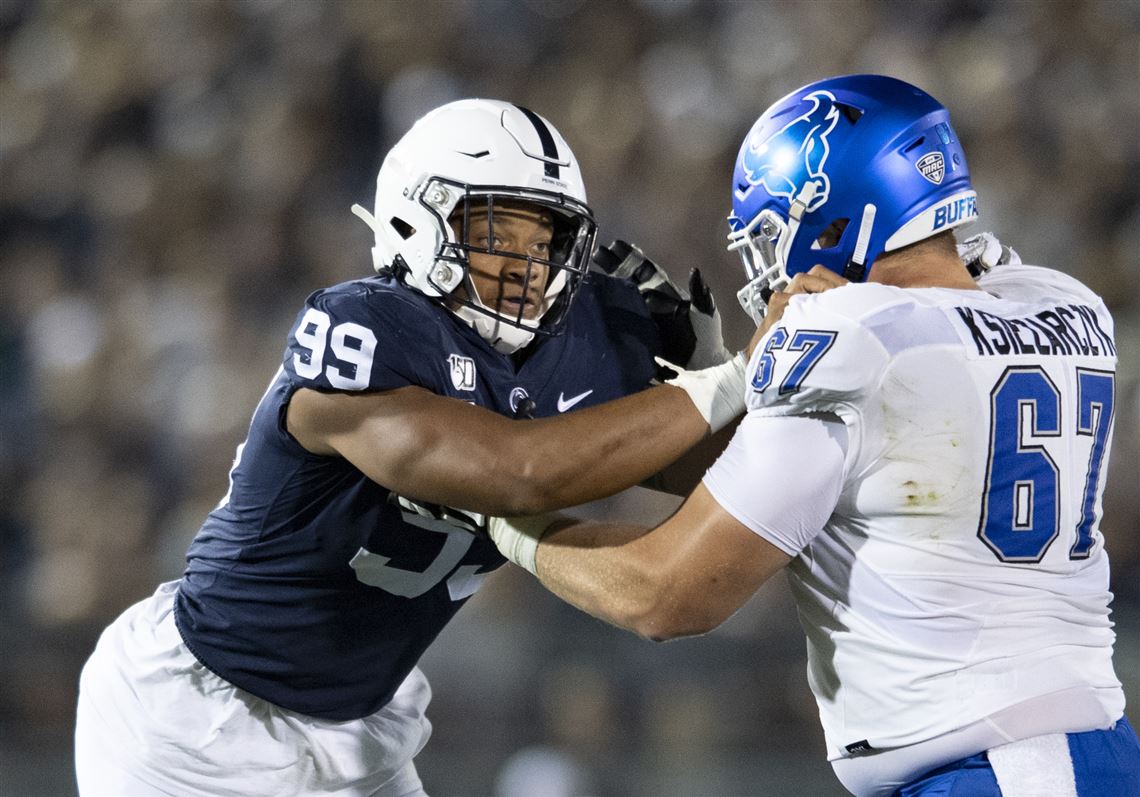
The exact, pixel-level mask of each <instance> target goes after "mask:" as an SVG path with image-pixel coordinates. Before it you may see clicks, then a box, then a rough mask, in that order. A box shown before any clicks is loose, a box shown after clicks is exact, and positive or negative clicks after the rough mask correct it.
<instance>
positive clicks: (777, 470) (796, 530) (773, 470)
mask: <svg viewBox="0 0 1140 797" xmlns="http://www.w3.org/2000/svg"><path fill="white" fill-rule="evenodd" d="M848 449H849V445H848V435H847V427H846V426H845V425H844V423H843V422H842V421H841V420H839V419H838V418H837V417H835V416H833V415H827V414H812V415H804V416H796V415H790V416H775V417H771V416H764V415H760V414H757V413H750V414H749V415H747V416H746V417H745V419H744V420H743V421H742V422H741V424H740V426H739V427H738V429H737V431H736V435H735V436H734V437H733V439H732V442H730V443H729V446H728V448H727V449H725V451H724V453H723V454H722V455H721V457H720V459H718V460H717V461H716V463H715V464H714V465H713V467H711V468H710V469H709V471H708V473H707V474H705V478H704V482H703V483H704V485H705V487H706V489H707V490H708V491H709V492H710V494H711V495H712V496H714V497H715V499H716V500H717V501H718V504H719V505H720V506H721V507H722V508H723V510H724V511H726V512H728V513H730V514H731V515H732V516H733V517H735V518H736V519H737V520H738V521H739V522H740V523H741V524H742V525H743V526H744V527H746V528H748V529H750V530H751V531H752V532H753V533H754V534H755V535H757V536H760V537H763V538H764V539H766V540H767V541H768V542H770V543H771V544H773V545H775V546H777V547H778V548H780V549H781V550H782V551H784V552H785V553H787V554H788V555H790V556H795V555H796V554H798V553H799V552H800V551H801V550H802V549H803V548H804V547H805V546H806V545H807V544H808V543H809V542H811V540H812V538H813V537H814V536H815V535H816V534H818V533H819V531H820V530H821V529H822V528H823V526H824V524H826V523H827V520H828V518H829V517H830V516H831V513H832V512H833V511H834V509H835V506H836V504H837V503H838V501H839V496H840V493H841V492H842V489H843V481H844V474H845V470H846V460H847V455H848Z"/></svg>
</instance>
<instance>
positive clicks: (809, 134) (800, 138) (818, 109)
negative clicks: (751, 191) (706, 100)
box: [743, 91, 839, 213]
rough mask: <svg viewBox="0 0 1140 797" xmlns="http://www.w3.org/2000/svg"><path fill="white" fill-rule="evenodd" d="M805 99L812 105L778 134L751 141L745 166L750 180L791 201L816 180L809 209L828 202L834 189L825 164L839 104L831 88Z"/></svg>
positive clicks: (809, 95) (814, 93)
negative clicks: (829, 138)
mask: <svg viewBox="0 0 1140 797" xmlns="http://www.w3.org/2000/svg"><path fill="white" fill-rule="evenodd" d="M804 101H805V102H809V103H811V107H810V108H809V109H808V110H807V111H805V112H804V113H803V114H801V115H800V116H797V117H796V118H795V119H793V120H792V121H790V122H788V124H786V125H784V127H783V128H781V129H780V131H779V132H777V133H776V134H775V135H773V136H771V137H769V138H768V139H766V140H764V141H760V140H758V139H754V140H753V141H751V142H749V145H748V149H747V151H746V152H745V153H744V159H743V166H744V173H745V177H746V179H747V180H748V182H749V184H751V185H762V186H764V189H765V190H766V191H767V192H768V193H769V194H771V195H772V196H774V197H783V198H785V199H787V200H788V201H789V202H792V201H795V199H796V198H797V197H798V196H799V195H800V192H801V191H803V189H804V186H806V185H807V184H809V183H812V182H814V183H815V184H816V185H815V194H814V195H813V196H812V198H811V200H810V201H809V202H808V203H807V206H806V208H805V211H806V212H809V213H810V212H811V211H813V210H816V209H818V208H819V207H821V206H822V205H823V204H824V203H825V202H827V197H828V194H829V193H830V192H831V181H830V180H828V177H827V175H826V174H825V173H824V171H823V167H824V165H825V164H826V163H827V156H828V153H829V152H830V145H829V144H828V142H827V137H828V135H830V134H831V131H832V130H834V129H835V125H836V124H837V123H838V122H839V108H838V107H837V106H836V104H835V95H833V94H832V93H831V92H829V91H813V92H812V93H811V94H808V95H807V96H806V97H804Z"/></svg>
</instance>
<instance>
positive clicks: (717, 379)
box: [657, 354, 747, 434]
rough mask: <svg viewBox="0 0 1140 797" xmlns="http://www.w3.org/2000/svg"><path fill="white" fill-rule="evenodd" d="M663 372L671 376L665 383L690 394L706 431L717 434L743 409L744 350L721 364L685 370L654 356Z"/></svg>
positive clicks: (745, 361) (745, 362) (745, 363)
mask: <svg viewBox="0 0 1140 797" xmlns="http://www.w3.org/2000/svg"><path fill="white" fill-rule="evenodd" d="M657 364H658V365H660V366H661V367H662V368H663V369H664V371H665V372H666V373H668V372H672V374H673V375H672V376H671V377H669V378H667V379H666V380H665V383H666V384H669V385H672V386H673V387H679V388H681V389H682V390H684V391H685V392H686V393H688V394H689V399H690V400H691V401H692V402H693V406H695V407H696V408H697V411H698V412H700V414H701V416H702V417H703V418H704V419H705V423H707V424H708V425H709V433H710V434H716V433H717V432H719V431H720V430H721V429H723V428H724V427H725V426H727V425H728V424H730V423H732V421H733V420H735V419H736V418H737V417H739V416H740V415H742V414H743V413H744V409H745V407H744V386H745V378H744V369H745V365H747V359H746V358H745V357H744V355H743V354H740V355H733V356H732V357H730V358H729V359H728V361H727V362H723V363H721V364H720V365H714V366H710V367H709V368H702V369H700V370H697V371H687V370H685V369H684V368H682V367H681V366H679V365H675V364H674V363H671V362H668V361H666V360H663V359H661V358H660V357H658V358H657Z"/></svg>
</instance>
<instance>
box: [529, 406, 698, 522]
mask: <svg viewBox="0 0 1140 797" xmlns="http://www.w3.org/2000/svg"><path fill="white" fill-rule="evenodd" d="M527 426H530V427H532V428H529V429H527V430H526V431H527V434H526V436H525V437H524V438H521V439H519V440H517V441H516V443H517V449H518V452H519V455H520V458H521V461H522V462H523V463H524V468H523V469H524V471H525V474H524V475H523V477H522V479H521V482H522V484H523V485H524V487H525V489H524V490H523V491H522V492H521V493H520V495H519V500H520V504H519V505H518V506H516V507H514V508H513V509H514V511H515V513H517V514H532V513H536V512H547V511H551V510H554V509H560V508H563V507H567V506H575V505H577V504H583V503H586V502H588V501H594V500H597V499H599V498H604V497H606V496H609V495H613V494H614V493H617V492H620V491H621V490H624V489H627V488H629V487H632V486H634V485H636V484H640V483H641V482H643V481H645V480H646V479H648V478H649V477H650V476H652V475H653V474H655V473H657V472H659V471H660V470H662V469H663V468H664V467H666V466H667V465H669V464H670V463H672V462H674V461H676V460H677V459H678V458H679V457H681V456H682V455H683V454H684V453H685V452H687V451H688V450H689V449H691V448H692V447H693V446H694V445H696V444H697V443H699V442H701V441H702V440H704V439H706V438H707V437H708V432H709V428H708V424H707V423H706V421H705V419H704V418H703V417H702V416H701V414H700V413H699V412H698V411H697V410H696V408H695V407H694V406H693V403H692V401H691V400H690V399H689V397H688V396H687V395H686V394H685V392H684V391H682V390H680V389H678V388H674V387H670V386H662V387H656V388H650V389H649V390H646V391H643V392H641V393H636V394H634V395H632V396H627V397H625V398H623V399H620V400H618V401H615V402H610V403H607V404H603V405H600V406H597V407H591V408H589V409H586V410H582V411H581V412H576V413H569V414H566V415H562V416H559V417H557V418H547V419H542V420H538V421H530V422H527Z"/></svg>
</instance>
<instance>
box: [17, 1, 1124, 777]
mask: <svg viewBox="0 0 1140 797" xmlns="http://www.w3.org/2000/svg"><path fill="white" fill-rule="evenodd" d="M855 71H871V72H884V73H888V74H892V75H895V76H898V77H901V78H904V79H906V80H909V81H911V82H914V83H917V84H919V85H921V86H923V87H924V88H926V89H927V90H929V91H930V92H931V93H932V94H934V95H935V96H936V97H938V98H939V99H940V100H942V101H943V102H944V103H945V104H946V105H948V106H949V107H950V108H951V110H952V115H953V120H954V122H955V125H956V128H957V130H958V132H959V134H960V136H961V138H962V139H963V142H964V145H965V148H966V152H967V155H968V157H969V160H970V165H971V169H972V172H973V174H974V177H975V182H976V187H977V189H978V192H979V195H980V204H981V210H982V219H983V222H982V224H981V225H980V227H978V229H990V230H993V231H995V232H996V233H997V234H998V235H999V236H1000V237H1001V238H1002V239H1003V240H1005V241H1006V242H1008V243H1011V244H1012V245H1013V246H1014V247H1015V248H1017V249H1018V250H1019V252H1020V253H1021V255H1022V256H1023V258H1024V259H1025V261H1026V262H1031V263H1040V264H1044V265H1050V266H1053V267H1055V268H1059V269H1061V270H1064V271H1067V272H1068V273H1070V274H1073V275H1075V276H1077V277H1079V278H1081V279H1082V280H1084V281H1085V282H1086V283H1087V284H1089V285H1090V286H1091V287H1092V288H1094V289H1095V290H1096V291H1098V292H1099V293H1101V294H1102V295H1103V296H1104V297H1105V300H1106V301H1107V303H1108V305H1109V307H1110V309H1111V310H1112V311H1113V313H1114V314H1115V317H1116V323H1117V337H1118V344H1119V348H1120V351H1121V363H1120V379H1119V383H1118V391H1119V392H1118V395H1117V420H1116V438H1115V448H1114V450H1113V454H1112V463H1111V474H1110V481H1109V485H1108V489H1107V497H1106V500H1105V504H1106V517H1105V519H1104V523H1103V530H1104V533H1105V536H1106V538H1107V544H1108V547H1109V551H1110V554H1111V556H1112V558H1113V565H1114V581H1113V588H1114V591H1115V592H1116V596H1117V598H1116V604H1115V612H1116V614H1115V618H1116V621H1117V630H1118V632H1119V634H1120V636H1119V641H1118V642H1119V647H1118V652H1117V657H1116V663H1117V667H1118V671H1119V674H1120V676H1121V678H1122V680H1124V681H1125V682H1126V685H1127V688H1128V690H1129V705H1130V706H1131V708H1130V713H1131V715H1132V719H1133V721H1134V722H1135V721H1137V720H1140V715H1138V714H1136V707H1137V706H1138V705H1140V578H1138V577H1137V574H1138V572H1140V535H1138V529H1140V490H1137V487H1136V485H1137V482H1136V474H1137V473H1138V472H1140V387H1138V381H1140V295H1138V285H1140V135H1138V134H1137V131H1138V130H1140V4H1138V3H1137V2H1135V0H1100V1H1099V2H1091V1H1088V0H1085V1H1081V0H1066V1H1064V2H1062V1H1061V0H1058V2H985V1H983V0H884V1H882V2H867V1H859V0H841V1H829V0H816V1H815V2H763V1H761V0H757V1H756V2H719V3H718V2H697V1H696V0H661V1H655V0H593V1H590V0H499V1H495V0H490V1H488V2H475V1H474V0H471V1H470V2H464V1H463V0H453V1H448V2H429V1H428V0H417V1H416V2H407V3H405V2H400V1H398V0H323V1H320V0H230V1H223V0H105V1H104V2H78V1H74V2H67V1H66V0H43V1H42V2H38V1H36V0H0V491H2V503H0V793H3V794H5V795H21V796H24V797H26V796H29V795H37V794H38V795H68V794H72V793H74V787H73V786H72V785H71V762H70V755H71V738H70V734H71V727H72V718H73V711H74V703H75V694H76V680H77V677H78V673H79V669H80V667H81V665H82V663H83V661H84V659H85V657H86V656H87V654H88V653H89V651H90V650H91V649H92V648H93V646H94V643H95V640H96V638H97V635H98V634H99V632H100V631H101V629H102V628H103V627H104V626H105V625H106V624H107V623H108V622H109V621H110V620H112V619H113V618H114V617H115V616H116V615H117V614H118V613H119V612H120V611H121V610H122V609H124V608H125V607H126V606H128V605H129V604H131V603H133V602H134V601H136V600H139V599H141V598H142V597H144V596H146V595H148V594H149V593H150V592H151V591H153V589H154V587H155V585H156V584H157V583H158V582H159V581H162V580H168V579H171V578H176V577H177V576H178V575H179V574H180V572H181V569H182V564H183V554H184V551H185V548H186V546H187V544H188V542H189V540H190V539H191V537H192V536H193V534H194V532H195V531H196V529H197V527H198V524H199V523H200V522H201V520H202V518H203V517H204V516H205V514H206V513H207V512H208V511H209V510H210V509H211V508H212V507H213V506H214V504H215V503H216V502H217V501H218V499H219V498H220V496H221V495H222V494H223V493H224V492H225V488H226V473H227V470H228V468H229V465H230V461H231V458H232V457H233V453H234V448H235V446H236V445H237V444H238V443H240V442H241V440H242V439H243V437H244V435H245V430H246V425H247V423H248V419H249V416H250V413H251V412H252V410H253V408H254V406H255V404H256V402H257V400H258V398H259V396H260V394H261V392H262V391H263V389H264V387H265V385H266V384H267V383H268V381H269V379H270V378H271V376H272V375H273V373H274V371H275V369H276V367H277V364H278V362H279V361H280V356H281V352H282V350H283V346H284V343H285V336H286V335H287V333H288V331H289V327H290V324H291V323H292V320H293V318H294V315H295V313H296V311H297V310H298V309H299V308H300V307H301V304H302V302H303V300H304V297H305V296H306V295H307V294H308V293H309V292H311V291H312V290H314V289H316V288H319V287H322V286H325V285H327V284H332V283H335V282H340V281H343V280H347V279H351V278H355V277H358V276H362V275H365V274H367V273H369V271H370V257H369V251H368V250H369V247H370V245H371V233H370V231H369V230H368V229H367V228H366V227H365V225H363V224H362V223H360V222H359V221H358V220H357V219H355V218H354V217H353V216H352V215H351V214H350V213H349V206H350V205H351V204H352V203H353V202H357V201H359V202H362V203H363V204H365V205H366V206H368V207H371V202H372V196H373V182H374V180H375V174H376V170H377V168H378V166H379V163H380V161H381V159H382V157H383V155H384V152H385V150H386V148H387V147H388V146H390V145H391V144H392V143H393V142H394V141H395V140H396V138H398V137H399V135H401V134H402V133H403V132H404V131H405V130H406V129H407V128H408V127H409V126H410V124H411V123H412V122H413V121H414V120H415V119H416V118H417V117H418V116H420V115H421V114H422V113H424V112H425V111H427V110H428V109H430V108H432V107H434V106H436V105H438V104H440V103H443V102H446V101H449V100H452V99H456V98H459V97H464V96H482V97H492V98H500V99H509V100H512V101H515V102H518V103H521V104H524V105H526V106H528V107H530V108H532V109H534V110H536V111H538V112H540V113H542V114H543V115H545V116H547V117H548V118H549V119H551V120H552V121H553V122H554V123H555V124H556V125H557V126H558V127H559V128H560V129H561V131H562V132H563V134H564V135H565V136H566V138H567V139H568V140H569V142H570V143H571V145H572V146H573V147H574V149H575V151H576V153H577V155H578V157H579V159H580V161H581V163H582V170H583V173H584V176H585V180H586V185H587V189H588V191H589V194H590V199H591V204H592V205H593V207H594V209H595V210H596V212H597V215H598V217H599V219H600V223H601V231H600V240H602V241H608V240H610V239H612V238H617V237H622V238H626V239H630V240H634V241H637V242H639V243H641V244H642V245H643V246H644V247H645V248H646V249H647V250H648V251H649V253H650V254H652V255H653V256H655V257H656V259H658V260H659V262H662V263H663V264H665V265H666V267H667V268H668V269H669V270H670V271H671V273H672V274H673V275H674V276H675V277H678V278H679V279H683V278H684V277H685V275H686V274H687V273H688V270H689V268H690V267H692V266H698V265H699V266H701V267H702V268H703V270H704V271H705V273H706V275H707V277H708V280H709V282H710V283H711V285H712V287H713V290H714V293H715V294H716V296H717V297H718V299H719V303H720V305H721V307H722V309H723V311H724V316H725V321H726V328H727V333H728V338H729V342H730V344H735V345H743V343H744V342H745V341H746V340H747V339H748V337H749V333H750V329H749V325H748V322H747V319H746V317H745V316H744V314H743V313H742V312H741V311H740V310H739V308H738V307H737V306H736V304H735V299H734V294H735V291H736V289H737V287H738V286H739V284H740V280H741V277H742V272H741V271H740V269H739V266H738V262H737V261H736V260H735V257H730V256H729V255H728V254H727V253H726V252H725V251H724V243H725V241H724V236H725V233H726V231H727V230H726V225H725V223H724V217H725V215H726V213H727V210H728V202H729V176H730V171H731V167H732V162H733V158H734V156H735V153H736V150H737V148H738V146H739V142H740V140H741V139H742V137H743V135H744V133H745V132H746V131H747V130H748V128H749V127H750V125H751V123H752V121H753V120H754V119H755V117H756V116H757V115H758V114H759V113H760V112H761V111H762V110H763V109H764V108H765V107H766V106H767V105H768V104H769V103H770V102H772V101H773V100H775V99H776V98H778V97H780V96H782V95H783V94H785V93H786V92H788V91H790V90H791V89H793V88H796V87H797V86H799V85H802V84H804V83H807V82H809V81H811V80H814V79H817V78H820V77H824V76H827V75H831V74H837V73H843V72H855ZM1130 484H1131V485H1132V486H1131V487H1129V486H1128V485H1130ZM673 506H675V502H674V501H671V500H665V499H662V498H659V497H657V496H656V495H654V494H650V493H648V492H644V491H640V490H634V491H631V492H630V493H628V494H625V495H623V496H620V497H619V498H617V499H614V500H613V501H611V502H608V506H607V507H605V509H606V510H607V511H613V512H617V513H618V514H622V515H625V516H627V517H632V518H640V519H645V520H649V521H656V520H658V519H660V518H661V517H663V516H664V515H665V514H666V513H668V512H669V511H670V510H671V509H672V508H673ZM582 511H584V512H592V511H599V508H598V507H587V508H584V509H583V510H582ZM776 581H778V582H779V581H781V580H780V579H777V580H776ZM423 668H424V669H425V671H426V672H427V674H428V676H429V678H430V679H431V681H432V683H433V686H434V690H435V698H434V701H433V703H432V706H431V709H430V712H429V716H430V717H431V718H432V720H433V721H434V723H435V726H436V732H435V735H434V737H433V739H432V741H431V742H430V743H429V745H428V747H427V748H426V749H425V751H424V752H423V753H422V754H421V756H420V758H419V759H418V764H419V768H420V772H421V774H422V776H423V779H424V781H425V784H426V786H427V788H428V790H429V792H430V793H431V794H433V795H440V796H441V797H446V796H447V795H456V796H464V795H492V794H497V795H511V797H522V796H523V795H533V796H535V797H537V796H538V795H543V794H550V795H566V796H567V797H570V796H571V795H692V796H694V797H702V796H703V795H708V797H719V796H720V795H738V794H739V795H744V794H749V795H801V794H802V795H832V794H841V793H842V791H841V789H840V788H839V786H838V785H837V783H836V782H835V781H834V780H833V778H832V775H831V774H830V769H829V767H828V766H827V765H826V763H825V762H824V756H823V741H822V733H821V731H820V730H819V727H818V723H817V718H816V715H815V708H814V704H813V703H812V700H811V697H810V695H809V693H808V690H807V686H806V683H805V676H804V653H803V641H802V637H801V634H800V631H799V628H798V625H797V624H796V621H795V618H794V611H793V609H792V606H791V603H790V600H789V598H788V595H787V593H786V590H785V587H784V585H783V584H782V583H772V584H770V585H768V586H766V587H765V588H764V589H763V590H762V592H761V594H759V595H758V596H757V597H756V598H755V599H754V600H753V601H752V602H751V603H750V604H749V605H748V606H747V607H746V608H745V609H744V610H742V611H741V612H740V613H739V614H738V615H737V616H736V617H734V618H733V619H732V620H731V621H730V622H729V623H728V624H727V625H726V626H725V627H724V628H722V629H720V630H718V631H717V632H715V633H714V634H712V635H710V636H708V637H705V638H702V639H698V640H690V641H682V642H673V643H668V644H665V645H655V644H652V643H649V642H644V641H641V640H639V639H637V638H635V637H633V636H630V635H627V634H625V633H623V632H619V631H617V630H614V629H611V628H609V627H607V626H605V625H603V624H601V623H600V622H597V621H594V620H592V619H590V618H588V617H585V616H583V615H580V614H578V613H577V612H575V611H573V610H571V609H569V608H567V607H565V606H562V605H561V604H559V603H558V602H557V601H555V600H554V599H553V598H550V597H549V596H547V595H546V594H545V593H544V592H542V591H541V590H540V589H539V588H537V587H536V586H535V585H534V584H533V583H532V582H531V581H530V580H529V579H528V578H525V577H523V576H520V575H519V574H518V573H517V572H513V571H512V569H511V568H505V569H504V570H503V571H500V573H499V574H498V575H496V576H495V577H494V578H492V579H489V580H488V583H487V585H486V586H485V587H484V588H483V590H482V592H481V593H480V594H479V595H477V596H476V597H475V598H474V599H473V600H472V602H471V604H470V605H469V606H468V607H467V608H465V609H464V611H463V612H462V613H461V614H460V616H459V617H458V618H457V620H456V621H455V622H454V623H452V625H451V627H449V628H448V629H447V630H446V631H445V632H444V634H443V635H442V637H441V638H440V640H439V641H438V643H437V645H436V646H435V647H434V648H433V650H432V651H431V652H430V653H429V654H428V656H427V658H426V659H425V661H424V662H423ZM538 784H541V786H540V785H538Z"/></svg>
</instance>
